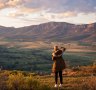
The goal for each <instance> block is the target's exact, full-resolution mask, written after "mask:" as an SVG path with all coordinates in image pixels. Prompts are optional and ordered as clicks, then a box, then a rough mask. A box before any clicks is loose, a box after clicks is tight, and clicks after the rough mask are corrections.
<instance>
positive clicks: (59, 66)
mask: <svg viewBox="0 0 96 90" xmlns="http://www.w3.org/2000/svg"><path fill="white" fill-rule="evenodd" d="M54 53H55V55H56V56H52V60H53V66H52V72H57V71H62V70H63V69H65V67H66V65H65V61H64V59H63V57H62V53H63V51H62V50H57V51H56V52H54Z"/></svg>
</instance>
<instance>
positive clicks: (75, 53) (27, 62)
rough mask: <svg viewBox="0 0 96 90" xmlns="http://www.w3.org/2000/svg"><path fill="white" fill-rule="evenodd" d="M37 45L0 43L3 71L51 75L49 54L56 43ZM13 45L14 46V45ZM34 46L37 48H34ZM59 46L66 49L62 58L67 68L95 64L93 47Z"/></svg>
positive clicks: (0, 59)
mask: <svg viewBox="0 0 96 90" xmlns="http://www.w3.org/2000/svg"><path fill="white" fill-rule="evenodd" d="M21 43H22V42H21ZM38 43H39V44H40V47H38V46H39V45H38ZM38 43H37V44H36V43H34V44H32V45H31V46H32V47H31V48H29V47H27V48H26V47H25V48H23V47H22V46H14V47H13V46H12V47H11V46H10V47H9V46H8V45H10V44H11V45H12V42H10V44H7V45H6V43H2V44H4V45H1V46H0V66H2V67H3V69H4V70H6V69H7V70H22V71H31V72H43V73H51V68H52V63H53V61H52V59H51V53H52V50H53V45H54V44H58V43H51V44H50V43H46V44H45V43H43V42H38ZM13 44H15V45H16V43H13ZM17 44H18V43H17ZM23 44H24V42H23ZM23 44H22V45H23ZM27 44H28V43H27ZM35 44H36V45H37V47H38V48H37V47H35ZM59 44H60V45H62V46H64V47H66V48H67V50H66V52H65V53H64V56H63V57H64V59H65V61H66V64H67V67H68V68H72V67H77V66H85V65H92V64H93V63H96V50H95V49H94V47H89V46H87V47H86V46H79V45H77V44H74V43H73V44H64V45H63V44H62V43H59ZM25 46H26V45H25ZM33 46H34V47H35V48H34V47H33ZM41 46H42V47H41ZM45 46H46V47H45Z"/></svg>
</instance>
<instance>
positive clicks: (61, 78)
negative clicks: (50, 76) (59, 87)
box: [55, 71, 63, 84]
mask: <svg viewBox="0 0 96 90" xmlns="http://www.w3.org/2000/svg"><path fill="white" fill-rule="evenodd" d="M58 73H59V78H60V83H61V84H63V77H62V71H58V72H55V83H56V84H57V83H58Z"/></svg>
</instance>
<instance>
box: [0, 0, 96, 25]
mask: <svg viewBox="0 0 96 90" xmlns="http://www.w3.org/2000/svg"><path fill="white" fill-rule="evenodd" d="M50 21H56V22H69V23H74V24H89V23H94V22H96V0H0V25H3V26H8V27H9V26H14V27H22V26H29V25H34V24H40V23H45V22H50Z"/></svg>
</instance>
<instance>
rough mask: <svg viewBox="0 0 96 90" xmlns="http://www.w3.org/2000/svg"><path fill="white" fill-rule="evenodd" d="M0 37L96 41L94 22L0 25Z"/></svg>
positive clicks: (24, 39) (25, 39) (28, 39)
mask: <svg viewBox="0 0 96 90" xmlns="http://www.w3.org/2000/svg"><path fill="white" fill-rule="evenodd" d="M0 38H1V39H2V38H3V39H9V40H16V41H61V42H63V41H64V42H65V41H66V42H68V41H69V42H70V41H84V42H96V39H95V38H96V23H92V24H82V25H75V24H70V23H65V22H48V23H44V24H40V25H31V26H26V27H21V28H14V27H4V26H0Z"/></svg>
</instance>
